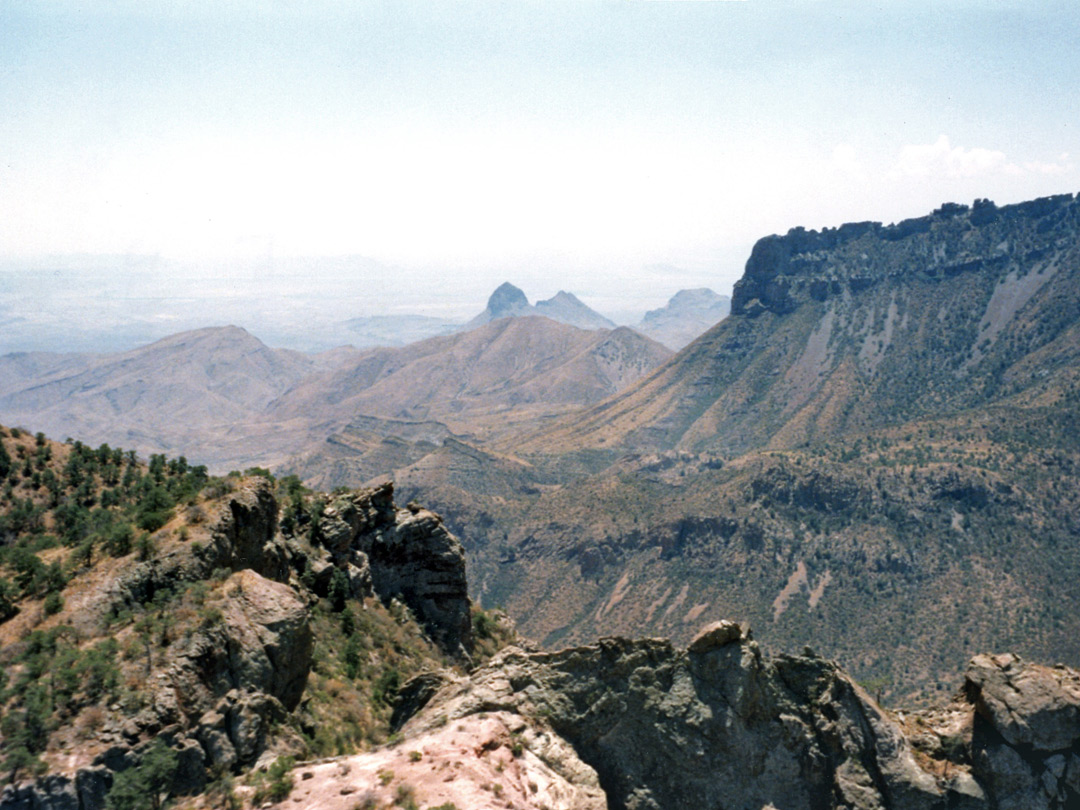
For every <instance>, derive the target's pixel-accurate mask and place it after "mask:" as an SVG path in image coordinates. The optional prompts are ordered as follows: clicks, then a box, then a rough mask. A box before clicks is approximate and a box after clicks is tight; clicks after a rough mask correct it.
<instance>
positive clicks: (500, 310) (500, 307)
mask: <svg viewBox="0 0 1080 810" xmlns="http://www.w3.org/2000/svg"><path fill="white" fill-rule="evenodd" d="M528 306H529V299H528V298H526V297H525V293H523V292H522V291H521V290H520V289H519V288H518V287H515V286H514V285H513V284H511V283H510V282H509V281H504V282H503V283H502V284H500V285H499V286H498V287H496V288H495V292H493V293H492V294H491V297H490V298H488V302H487V308H488V311H489V312H490V313H491V317H492V318H503V317H506V316H507V315H515V314H517V313H518V312H519V311H520V310H523V309H526V308H528Z"/></svg>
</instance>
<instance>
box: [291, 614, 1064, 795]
mask: <svg viewBox="0 0 1080 810" xmlns="http://www.w3.org/2000/svg"><path fill="white" fill-rule="evenodd" d="M437 680H441V682H442V685H441V687H440V688H438V689H437V690H434V693H433V694H430V693H431V692H432V691H433V690H432V679H431V676H425V677H424V679H423V681H424V683H423V688H422V691H424V692H425V693H428V694H430V697H428V698H427V703H426V705H424V706H423V708H422V709H421V710H419V711H418V713H416V714H415V715H414V716H412V717H411V718H409V719H408V720H407V722H405V723H404V725H403V727H402V739H401V741H400V742H399V743H398V744H397V745H396V746H395V747H393V748H390V749H387V750H384V751H380V752H375V753H372V754H363V755H358V756H354V757H349V758H345V759H342V760H338V761H337V762H335V763H334V764H333V765H316V766H313V767H312V766H302V767H301V768H299V769H298V771H297V773H298V775H305V774H306V775H307V776H308V777H309V778H310V780H311V781H306V780H305V781H300V780H298V782H299V785H300V787H299V789H298V790H297V792H296V795H295V796H294V802H295V803H297V804H298V805H299V806H300V807H301V808H304V809H305V810H306V808H315V807H320V808H328V810H336V808H343V809H344V808H350V807H352V805H351V804H350V803H349V802H350V801H354V800H355V799H354V796H356V795H361V796H364V797H368V798H369V800H370V801H371V802H372V806H379V804H380V803H381V802H384V801H387V802H388V801H392V800H393V797H394V795H401V794H402V791H404V792H406V793H408V794H409V795H411V796H413V797H415V798H416V799H417V800H419V801H421V802H423V803H424V804H427V805H429V806H430V805H434V804H436V803H441V802H447V801H449V802H453V803H454V804H455V805H456V806H458V807H497V806H510V807H517V808H541V807H548V808H551V809H552V810H555V809H556V808H567V810H569V809H570V808H593V807H596V808H611V810H624V808H625V809H626V810H645V808H649V809H650V810H653V809H655V810H675V809H676V808H685V807H752V808H791V809H792V810H801V809H803V808H805V810H811V809H812V808H838V809H839V808H847V809H848V810H856V809H857V810H885V808H889V809H890V810H891V809H896V808H905V809H907V810H921V809H922V808H925V810H938V809H939V808H940V809H942V810H943V809H944V808H962V809H963V810H979V809H981V808H995V810H1022V809H1023V810H1058V809H1059V808H1061V809H1063V808H1068V807H1074V806H1076V802H1077V801H1078V799H1080V792H1078V787H1080V781H1078V780H1080V755H1078V751H1080V749H1078V745H1080V722H1078V718H1077V715H1076V712H1077V710H1078V708H1080V692H1078V691H1077V684H1078V683H1080V675H1078V673H1077V672H1076V671H1075V670H1070V669H1067V668H1047V667H1041V666H1038V665H1034V664H1029V663H1025V662H1023V661H1021V660H1020V659H1018V658H1017V657H1016V656H1013V655H1002V656H979V657H977V658H976V659H974V660H973V661H972V662H971V665H970V666H969V668H968V671H967V673H966V675H965V678H964V689H963V691H962V692H961V693H960V694H958V695H957V697H956V698H955V699H954V700H953V702H952V703H950V704H948V705H947V706H945V707H943V708H941V709H936V710H928V711H923V712H886V711H884V710H882V709H881V708H880V707H879V706H878V705H877V704H876V703H875V702H874V700H873V699H872V698H871V696H870V695H869V694H867V692H866V691H865V690H864V689H862V688H861V687H860V686H859V685H858V684H856V683H855V682H853V681H852V680H851V679H850V678H849V677H848V676H847V675H846V674H845V673H844V672H843V671H841V670H840V669H839V668H838V667H837V666H836V664H835V663H833V662H830V661H827V660H825V659H822V658H820V657H818V656H816V655H814V654H813V653H806V654H804V655H800V656H778V657H775V658H769V657H767V656H766V655H764V654H763V652H762V650H761V649H760V648H759V647H758V645H757V643H756V642H754V641H753V640H752V639H751V637H750V634H749V632H748V631H747V630H746V628H745V627H741V626H739V625H738V624H735V623H733V622H717V623H714V624H711V625H709V626H707V627H705V628H703V629H702V631H701V632H700V633H699V634H698V635H697V637H695V639H694V640H693V641H692V642H691V643H690V645H689V646H688V647H687V648H685V649H679V648H677V647H675V646H674V645H672V644H671V643H670V642H668V641H666V640H663V639H641V640H630V639H625V638H605V639H601V640H600V641H599V642H597V643H595V644H590V645H587V646H583V647H576V648H571V649H566V650H562V651H559V652H539V651H536V650H532V651H530V650H526V649H522V648H516V647H511V648H508V649H506V650H504V651H503V652H502V653H501V654H499V655H498V656H496V658H494V659H493V660H492V661H491V662H489V663H488V664H487V665H486V666H484V667H483V668H481V669H480V670H478V671H476V672H474V673H473V674H472V675H470V676H469V677H467V678H462V677H455V676H452V675H449V674H443V675H442V676H441V679H437ZM411 686H412V684H408V685H406V688H405V690H404V694H408V693H409V691H410V687H411ZM1006 706H1007V707H1008V708H1005V707H1006ZM406 752H411V753H410V755H409V756H406ZM382 774H387V775H388V777H387V778H386V779H380V778H379V776H380V775H382ZM478 787H479V789H478Z"/></svg>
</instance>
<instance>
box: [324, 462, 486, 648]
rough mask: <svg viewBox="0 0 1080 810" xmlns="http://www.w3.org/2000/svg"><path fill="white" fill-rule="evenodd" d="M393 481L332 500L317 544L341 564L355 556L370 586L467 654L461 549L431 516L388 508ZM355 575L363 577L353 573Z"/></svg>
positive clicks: (433, 635) (465, 587)
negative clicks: (322, 546)
mask: <svg viewBox="0 0 1080 810" xmlns="http://www.w3.org/2000/svg"><path fill="white" fill-rule="evenodd" d="M393 498H394V489H393V484H390V483H387V484H384V485H383V486H381V487H377V488H375V489H369V490H360V491H358V492H355V493H352V494H350V495H346V496H343V497H340V498H337V499H336V500H335V501H333V503H331V504H330V506H329V507H327V509H326V511H325V513H324V515H323V518H322V520H321V521H320V523H319V533H320V536H321V537H322V539H323V540H322V541H323V544H324V545H325V546H326V547H327V548H328V549H329V550H330V552H331V554H332V555H334V556H335V557H337V558H338V564H339V565H344V564H346V563H347V562H349V561H350V560H352V557H351V556H350V555H360V557H361V558H362V559H363V561H364V563H366V565H367V568H368V570H369V571H370V580H371V587H372V588H373V589H374V591H375V593H376V594H377V595H378V596H379V597H380V598H381V599H383V600H384V601H387V602H388V601H390V600H391V599H399V600H400V601H401V602H402V603H404V604H405V605H406V606H408V608H409V609H410V610H411V611H412V612H413V614H415V616H416V618H417V619H418V620H419V621H420V623H421V624H422V625H423V626H424V629H425V630H426V631H427V633H428V634H429V635H430V636H431V638H432V639H433V640H434V641H435V642H436V643H437V644H438V645H439V646H440V647H442V649H443V650H445V651H446V652H448V653H450V654H451V655H455V656H458V657H467V656H468V651H469V649H470V648H471V646H472V625H471V621H470V614H469V595H468V584H467V582H466V579H465V552H464V549H462V547H461V543H460V542H459V541H458V539H457V538H456V537H455V536H454V535H453V534H451V533H450V531H449V530H447V528H446V526H445V525H443V522H442V519H441V518H440V517H439V516H438V515H436V514H435V513H434V512H429V511H428V510H427V509H422V508H420V507H418V506H415V505H411V506H410V508H405V509H398V508H396V507H395V506H394V500H393ZM357 576H358V578H360V579H362V578H363V573H362V571H361V570H360V569H358V574H357Z"/></svg>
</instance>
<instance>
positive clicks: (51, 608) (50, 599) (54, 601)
mask: <svg viewBox="0 0 1080 810" xmlns="http://www.w3.org/2000/svg"><path fill="white" fill-rule="evenodd" d="M43 607H44V608H45V615H46V616H55V615H56V614H57V613H59V612H60V611H61V610H63V609H64V597H62V596H61V595H60V594H58V593H57V592H56V591H53V592H52V593H50V594H49V595H48V596H46V597H45V604H44V605H43Z"/></svg>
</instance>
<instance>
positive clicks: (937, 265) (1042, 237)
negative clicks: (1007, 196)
mask: <svg viewBox="0 0 1080 810" xmlns="http://www.w3.org/2000/svg"><path fill="white" fill-rule="evenodd" d="M1078 227H1080V202H1078V201H1077V200H1076V199H1074V197H1073V195H1072V194H1059V195H1056V196H1053V197H1043V198H1040V199H1037V200H1031V201H1029V202H1025V203H1020V204H1017V205H1008V206H1003V207H1000V208H999V207H998V206H996V205H995V204H994V203H993V202H992V201H990V200H976V201H975V203H974V204H973V205H972V206H967V205H959V204H956V203H946V204H945V205H943V206H941V208H939V209H937V210H936V211H934V212H933V213H932V214H929V215H927V216H923V217H916V218H914V219H906V220H904V221H902V222H899V223H896V224H894V225H882V224H881V223H880V222H849V223H846V224H844V225H841V226H839V227H837V228H825V229H823V230H821V231H814V230H806V229H805V228H792V229H791V230H790V231H788V232H787V234H786V235H784V236H768V237H765V238H764V239H760V240H758V242H757V244H755V245H754V248H753V251H752V252H751V254H750V259H749V260H748V261H747V263H746V273H745V275H744V276H743V278H741V279H740V280H739V281H738V282H736V284H735V290H734V295H733V297H732V301H731V312H732V314H736V315H755V314H758V313H761V312H765V311H769V312H775V313H778V314H782V313H786V312H791V311H793V310H794V309H795V308H796V307H798V306H799V305H800V303H802V302H803V301H806V300H810V299H812V300H816V301H825V300H827V299H828V298H832V297H836V296H840V295H843V294H844V293H845V292H847V293H848V294H850V293H853V292H860V291H862V290H864V289H867V288H869V287H872V286H874V285H876V284H878V283H880V282H882V281H885V280H887V279H889V278H898V277H913V276H915V277H918V278H919V279H921V280H923V281H926V282H930V283H933V282H935V281H939V280H941V279H944V278H948V277H952V276H956V275H958V274H961V273H970V272H977V271H981V270H985V269H987V268H993V267H998V266H1005V265H1007V264H1009V263H1015V264H1018V265H1023V264H1025V263H1027V264H1030V263H1034V262H1037V261H1040V260H1042V259H1043V258H1045V257H1046V255H1047V254H1048V253H1049V252H1051V251H1053V250H1057V249H1060V248H1061V247H1063V245H1062V244H1061V240H1062V239H1069V238H1074V237H1075V234H1076V231H1077V228H1078Z"/></svg>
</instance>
